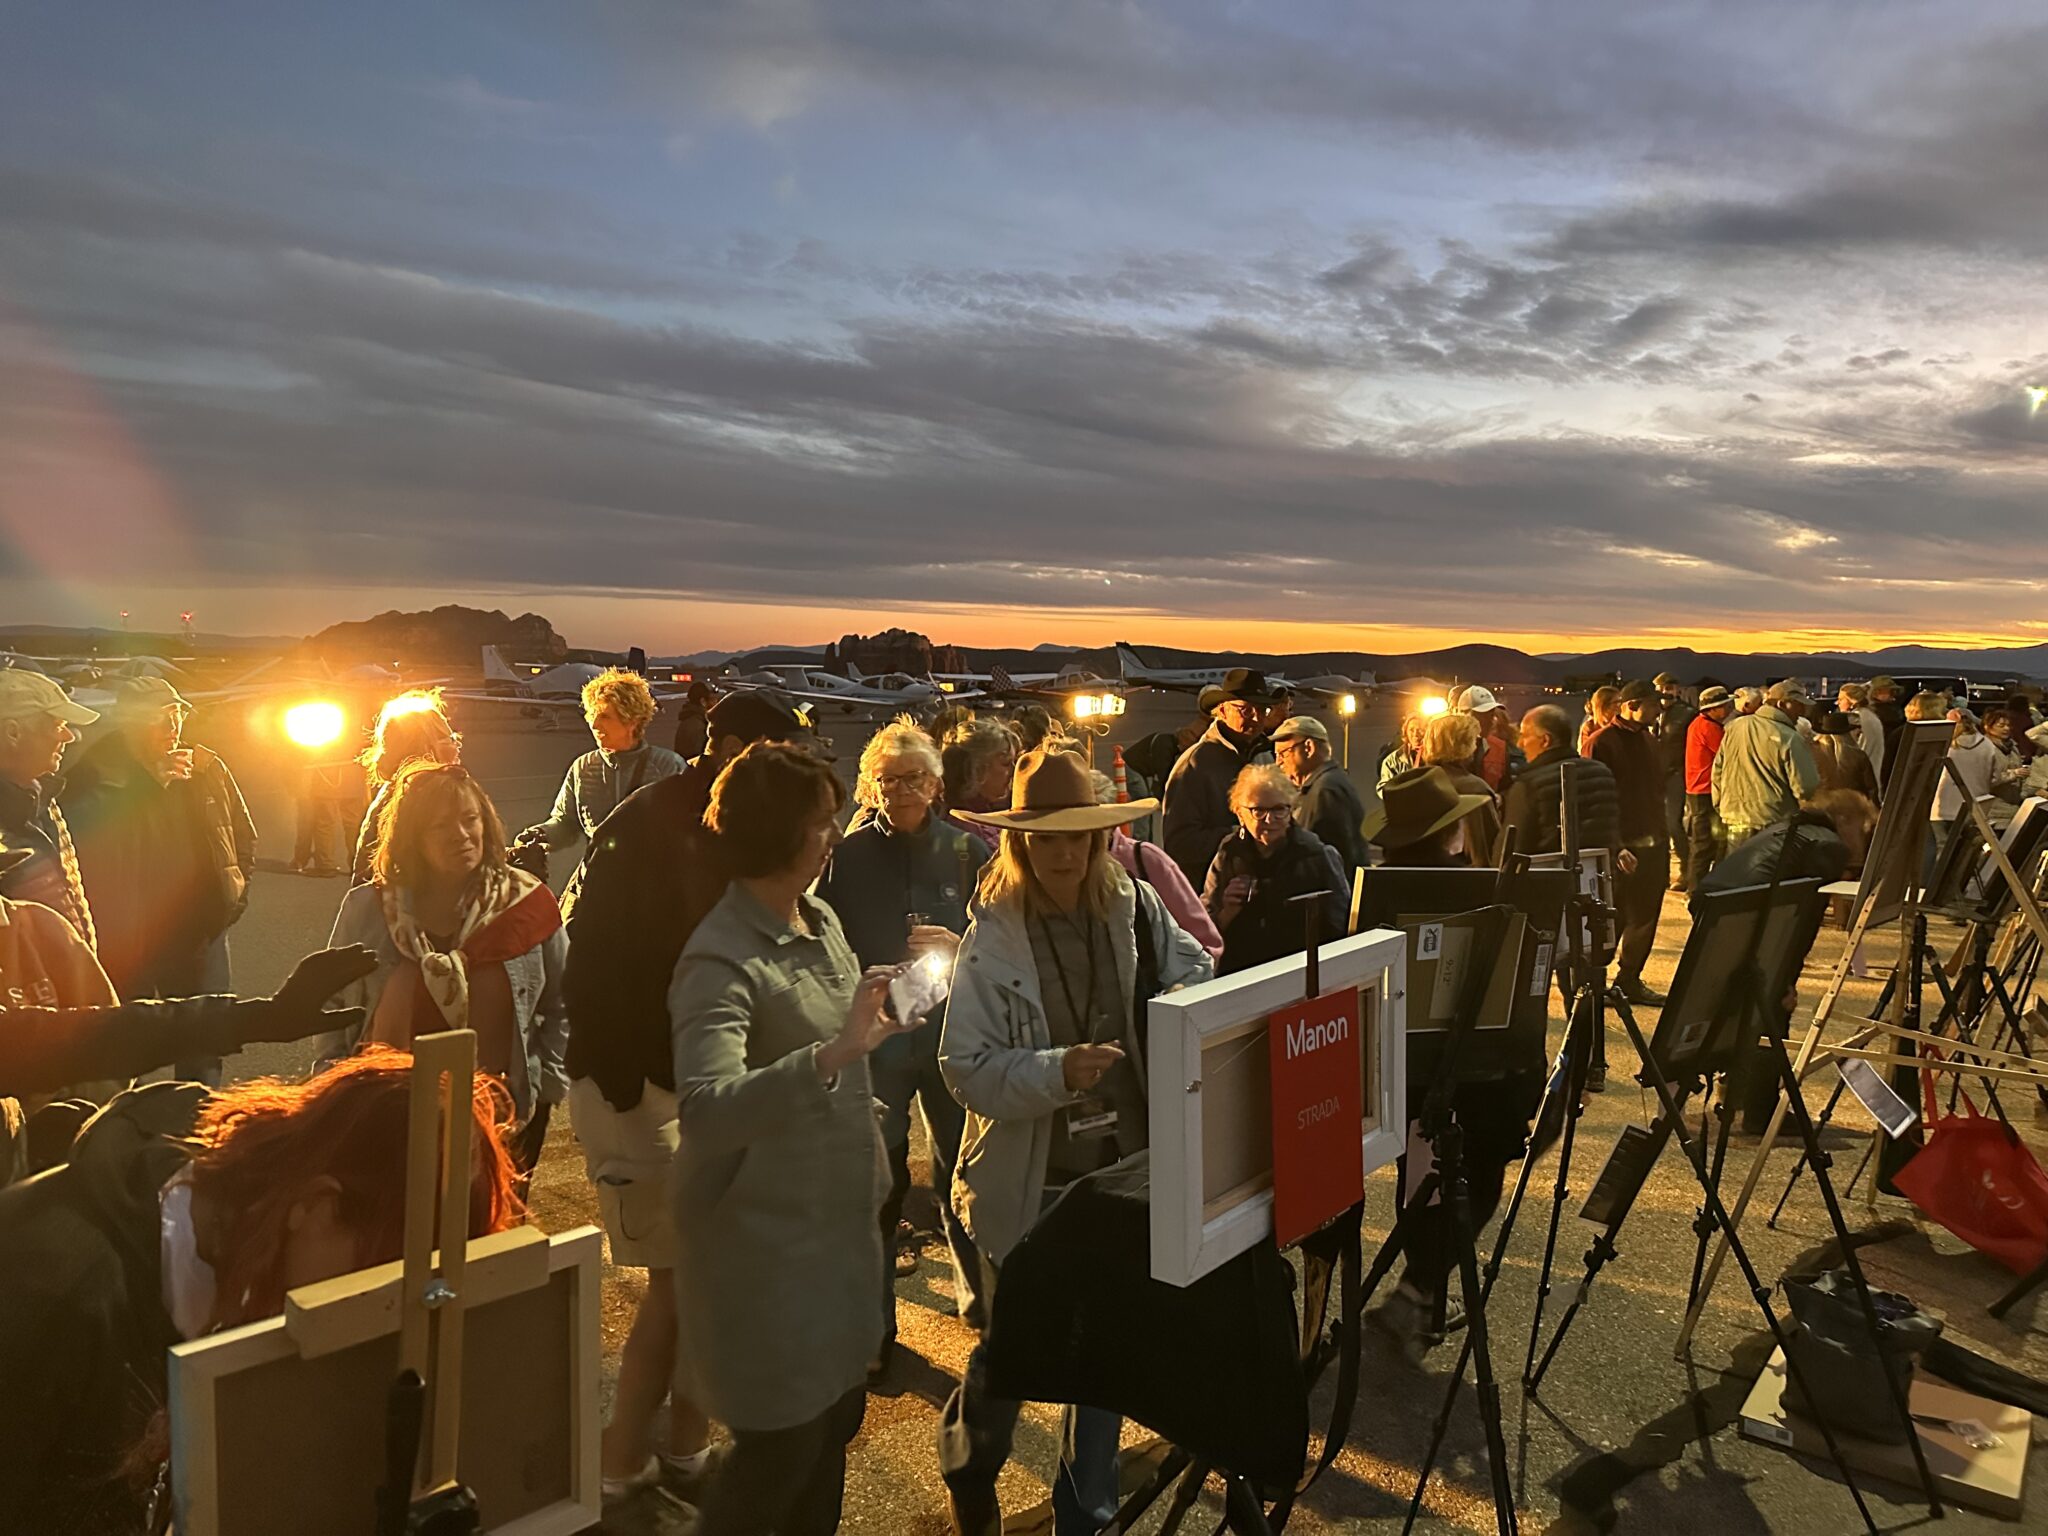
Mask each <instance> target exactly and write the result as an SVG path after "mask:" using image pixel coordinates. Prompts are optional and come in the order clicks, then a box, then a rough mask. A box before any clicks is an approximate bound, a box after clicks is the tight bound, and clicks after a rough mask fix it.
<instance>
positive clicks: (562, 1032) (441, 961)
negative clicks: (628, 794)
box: [332, 761, 569, 1170]
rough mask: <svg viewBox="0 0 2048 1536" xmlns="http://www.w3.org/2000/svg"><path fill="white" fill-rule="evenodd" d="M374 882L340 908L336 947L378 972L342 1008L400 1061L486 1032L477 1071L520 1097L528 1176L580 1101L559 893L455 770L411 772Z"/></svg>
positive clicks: (389, 806) (398, 782)
mask: <svg viewBox="0 0 2048 1536" xmlns="http://www.w3.org/2000/svg"><path fill="white" fill-rule="evenodd" d="M371 869H372V875H373V877H374V883H372V884H370V885H359V886H357V887H356V888H355V889H354V890H352V891H350V892H349V893H348V895H347V896H345V897H344V898H343V899H342V903H341V911H340V912H339V913H337V914H336V916H335V919H334V935H335V936H334V938H333V940H332V942H333V943H334V944H335V945H336V946H340V945H344V944H361V945H364V946H366V947H367V948H368V949H370V950H371V952H372V953H374V954H375V955H376V956H377V961H378V965H377V969H376V970H375V971H374V972H372V973H371V975H370V976H369V977H368V978H367V979H365V980H363V981H360V982H358V983H356V984H355V986H353V987H351V988H350V989H349V990H348V991H347V992H345V993H343V994H342V996H341V998H340V1002H341V1003H342V1005H343V1006H359V1007H362V1008H364V1009H365V1010H367V1012H368V1016H369V1024H368V1026H367V1027H366V1028H365V1030H364V1031H363V1036H362V1038H363V1039H365V1040H371V1041H376V1042H379V1043H381V1044H384V1045H391V1046H397V1047H399V1048H400V1049H405V1048H407V1047H409V1046H411V1044H412V1041H413V1037H414V1036H415V1035H421V1034H432V1033H433V1032H434V1031H436V1030H442V1029H473V1030H475V1031H476V1060H477V1066H478V1067H479V1068H481V1069H482V1070H483V1071H486V1072H489V1073H491V1074H492V1075H493V1076H496V1077H502V1078H503V1079H504V1080H505V1085H506V1086H507V1087H508V1088H509V1089H510V1090H511V1092H512V1104H513V1107H514V1109H515V1110H516V1111H517V1113H518V1119H519V1124H520V1126H521V1128H522V1129H521V1131H520V1133H519V1139H518V1142H517V1144H516V1146H515V1151H514V1156H515V1157H516V1158H517V1160H518V1162H519V1166H520V1167H521V1168H522V1169H528V1170H530V1169H531V1168H532V1167H533V1165H534V1163H535V1162H536V1161H537V1160H538V1158H539V1156H540V1143H541V1140H542V1138H543V1137H544V1136H545V1135H546V1131H547V1111H548V1109H549V1108H550V1107H551V1106H552V1105H554V1104H556V1103H559V1102H560V1101H561V1100H562V1099H563V1098H564V1097H566V1096H567V1094H568V1091H569V1081H568V1077H567V1074H566V1073H565V1072H564V1070H563V1066H562V1053H563V1051H564V1049H565V1048H566V1047H567V1045H568V1039H569V1017H568V1013H567V1011H566V1010H565V1008H564V1007H563V1005H562V968H563V966H564V964H566V962H567V960H568V954H569V939H568V935H567V934H566V933H564V932H563V930H562V913H561V909H560V908H559V907H558V906H556V904H555V897H554V893H553V892H552V891H550V890H549V889H548V888H547V887H546V886H545V885H543V884H542V883H541V882H540V881H538V880H536V879H535V878H534V877H533V876H532V875H529V874H527V873H526V872H525V871H524V870H521V869H516V868H514V867H513V866H512V864H511V863H510V862H509V860H508V859H507V856H506V848H505V825H504V823H503V822H501V821H500V820H499V819H498V812H497V808H496V807H495V806H493V805H492V804H491V797H490V796H489V795H487V794H485V793H484V790H483V786H482V785H481V784H479V783H477V781H476V780H475V779H473V778H471V777H470V775H469V771H468V770H467V769H465V768H463V767H462V766H461V765H459V764H454V763H435V762H425V761H422V762H412V763H408V764H406V765H405V767H403V768H401V769H400V770H399V773H398V777H397V778H396V779H394V780H393V781H392V785H391V795H390V797H389V798H388V799H387V800H386V801H385V802H384V809H383V811H382V812H381V813H380V815H379V818H378V839H377V852H376V856H375V858H374V859H373V861H372V866H371ZM353 1043H354V1042H352V1041H336V1042H333V1046H332V1051H333V1053H335V1054H338V1053H339V1052H340V1051H341V1050H345V1049H346V1048H347V1047H348V1046H349V1045H350V1044H353Z"/></svg>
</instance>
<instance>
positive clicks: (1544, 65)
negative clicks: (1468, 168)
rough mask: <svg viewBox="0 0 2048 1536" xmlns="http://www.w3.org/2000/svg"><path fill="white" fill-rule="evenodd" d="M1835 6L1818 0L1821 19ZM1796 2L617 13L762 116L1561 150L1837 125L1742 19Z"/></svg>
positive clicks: (687, 79) (692, 83)
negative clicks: (1188, 123)
mask: <svg viewBox="0 0 2048 1536" xmlns="http://www.w3.org/2000/svg"><path fill="white" fill-rule="evenodd" d="M1842 9H1843V8H1842V7H1840V6H1838V5H1834V4H1826V5H1823V4H1822V3H1821V0H1814V3H1813V5H1812V12H1813V16H1814V18H1818V16H1819V15H1820V13H1821V12H1823V11H1827V12H1830V13H1833V12H1839V11H1841V10H1842ZM1782 10H1783V8H1782V7H1779V6H1774V5H1765V4H1757V5H1734V4H1731V5H1728V6H1725V7H1722V8H1720V18H1719V19H1720V20H1721V21H1722V23H1723V24H1722V25H1717V26H1715V27H1713V28H1690V29H1670V28H1660V27H1656V26H1643V27H1637V26H1629V25H1617V23H1616V16H1615V13H1614V11H1613V8H1612V7H1611V6H1609V5H1606V4H1603V3H1600V0H1562V3H1556V4H1549V5H1544V6H1541V7H1528V8H1522V7H1506V6H1502V5H1499V4H1496V3H1493V0H1451V3H1447V4H1439V5H1432V6H1428V7H1409V6H1386V7H1376V8H1371V9H1369V10H1360V9H1357V8H1354V7H1349V6H1341V5H1330V6H1323V5H1317V6H1310V7H1303V8H1299V9H1298V11H1297V13H1296V14H1295V15H1294V16H1292V17H1289V18H1281V17H1278V16H1275V15H1271V14H1268V13H1267V12H1265V11H1263V10H1261V9H1260V8H1255V7H1245V6H1241V5H1236V4H1230V3H1226V0H1203V3H1191V4H1185V5H1175V6H1162V5H1139V4H1132V5H1117V6H1106V5H1100V4H1096V3H1094V0H1044V3H1040V4H1034V5H1025V6H1002V5H986V4H982V3H979V0H845V3H835V4H829V5H819V4H812V3H809V0H708V3H698V4H692V5H687V6H676V5H668V4H662V3H659V0H641V3H615V4H612V5H609V6H607V7H605V8H604V16H605V22H606V25H607V26H608V27H609V28H610V29H611V35H612V36H613V37H615V38H617V39H619V40H621V41H622V43H623V44H624V45H625V46H626V48H627V50H628V52H629V56H630V57H631V59H632V60H633V62H634V64H635V66H636V68H637V69H638V70H639V71H640V72H641V74H642V77H643V78H644V79H646V80H647V81H649V82H650V84H651V85H652V86H653V87H654V88H655V89H656V90H657V91H666V92H667V93H668V94H669V95H670V96H671V97H672V98H673V99H687V100H689V101H690V102H692V103H695V102H698V101H700V100H702V99H704V98H705V97H707V96H709V97H711V98H712V99H715V100H719V101H722V102H723V103H724V104H725V105H726V106H727V107H728V109H729V110H730V111H732V112H733V113H735V114H736V115H739V116H742V117H748V118H752V119H754V120H759V121H773V120H776V119H777V118H779V117H781V116H783V115H785V114H789V113H795V112H797V111H800V110H804V109H808V108H810V107H813V106H820V105H824V106H832V105H837V104H840V103H843V102H846V101H849V100H855V101H858V100H872V99H876V98H880V99H885V100H901V99H905V98H909V99H932V98H939V97H946V98H952V99H954V100H957V101H959V102H961V103H962V104H964V105H967V106H969V107H971V108H973V109H975V110H978V111H1003V110H1022V111H1033V112H1038V111H1044V112H1055V113H1068V112H1075V111H1084V112H1111V113H1118V114H1125V113H1147V112H1162V111H1163V112H1176V113H1181V112H1186V113H1198V114H1202V115H1204V116H1223V117H1232V118H1240V119H1252V120H1273V119H1279V120H1289V121H1303V120H1306V121H1309V122H1312V123H1313V122H1326V123H1330V124H1334V125H1343V126H1350V127H1356V126H1371V127H1380V128H1392V129H1395V130H1398V131H1401V132H1404V133H1409V132H1412V133H1422V134H1430V135H1436V136H1451V137H1455V138H1458V139H1471V140H1477V141H1481V142H1500V143H1509V144H1514V145H1518V146H1534V147H1542V148H1558V147H1564V146H1574V145H1583V144H1586V143H1589V142H1598V141H1600V140H1602V139H1603V138H1604V137H1606V136H1608V135H1610V134H1612V133H1614V132H1615V131H1616V130H1618V129H1624V128H1625V129H1626V131H1627V132H1629V133H1631V134H1636V135H1641V134H1644V133H1646V132H1647V133H1648V134H1649V136H1650V138H1651V139H1652V140H1653V141H1654V142H1657V143H1669V144H1672V145H1674V146H1678V145H1684V144H1697V143H1698V142H1699V140H1700V139H1701V137H1702V136H1703V135H1711V136H1712V137H1714V138H1716V139H1718V140H1726V139H1728V138H1730V137H1742V138H1748V137H1750V136H1752V135H1759V134H1765V133H1772V132H1775V133H1779V134H1784V135H1796V134H1818V133H1822V132H1824V131H1826V130H1825V127H1824V125H1823V124H1822V123H1821V122H1820V121H1819V120H1817V119H1815V118H1814V117H1812V116H1811V115H1810V114H1809V113H1808V112H1807V111H1806V110H1805V108H1804V107H1803V106H1802V104H1801V103H1800V100H1799V98H1798V97H1797V95H1796V94H1794V93H1790V92H1784V91H1781V90H1778V89H1776V88H1775V82H1774V81H1773V80H1772V79H1771V78H1770V76H1771V74H1772V73H1773V70H1772V67H1771V59H1770V55H1771V49H1770V47H1769V45H1768V41H1767V40H1766V39H1765V38H1761V37H1758V36H1757V35H1756V33H1755V32H1754V31H1751V30H1748V29H1745V28H1744V27H1743V26H1741V25H1740V24H1739V23H1737V24H1728V23H1730V22H1734V21H1736V18H1738V17H1740V16H1742V15H1744V14H1747V15H1748V16H1750V17H1753V18H1756V19H1757V20H1758V21H1759V22H1760V23H1762V24H1763V25H1764V26H1766V27H1768V26H1770V25H1771V24H1773V23H1774V22H1778V23H1779V24H1781V25H1782V22H1780V20H1779V19H1780V18H1781V17H1782ZM1806 24H1807V23H1805V22H1802V23H1800V24H1799V26H1798V28H1797V30H1801V31H1803V30H1804V27H1805V25H1806ZM1479 37H1484V38H1486V39H1487V41H1488V46H1486V47H1484V48H1481V47H1475V46H1474V41H1475V38H1479ZM1562 80H1570V81H1573V82H1574V83H1575V85H1574V88H1573V89H1569V90H1560V89H1558V88H1557V83H1558V82H1559V81H1562Z"/></svg>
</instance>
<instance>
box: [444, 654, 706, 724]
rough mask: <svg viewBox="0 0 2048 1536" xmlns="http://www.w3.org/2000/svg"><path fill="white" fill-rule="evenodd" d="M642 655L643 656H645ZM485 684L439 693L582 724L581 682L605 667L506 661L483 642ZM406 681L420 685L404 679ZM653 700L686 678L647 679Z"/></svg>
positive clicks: (685, 687) (676, 693)
mask: <svg viewBox="0 0 2048 1536" xmlns="http://www.w3.org/2000/svg"><path fill="white" fill-rule="evenodd" d="M643 659H644V658H643ZM483 664H484V686H483V688H482V689H481V690H478V689H474V688H450V689H443V690H442V693H441V697H442V698H444V699H446V700H448V701H450V702H451V703H456V704H466V705H513V706H516V707H517V708H518V709H519V710H520V712H521V713H522V714H524V715H525V716H526V717H527V718H529V719H534V720H539V721H540V722H541V723H542V725H543V726H545V727H547V728H548V729H553V728H554V727H555V726H556V725H558V724H580V723H581V721H582V719H583V685H584V684H585V683H587V682H589V681H590V680H591V679H592V678H594V677H596V676H597V675H598V674H599V673H600V672H603V671H604V670H605V669H604V668H603V667H600V666H598V665H596V664H595V663H593V662H588V661H565V662H560V663H558V664H557V665H555V666H544V665H542V664H540V663H538V662H510V661H507V660H506V659H505V656H504V653H503V652H501V651H500V650H499V649H498V647H496V646H495V645H487V646H485V647H484V648H483ZM408 686H421V685H419V684H410V683H409V684H408ZM647 686H648V687H649V689H650V690H652V692H653V694H654V700H655V702H656V703H657V704H659V703H661V702H663V701H664V700H667V699H678V698H681V697H682V696H683V695H684V694H685V693H686V692H688V691H689V687H690V685H689V684H688V683H686V682H679V683H657V682H653V681H651V680H650V681H649V683H648V685H647Z"/></svg>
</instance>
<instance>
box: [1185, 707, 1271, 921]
mask: <svg viewBox="0 0 2048 1536" xmlns="http://www.w3.org/2000/svg"><path fill="white" fill-rule="evenodd" d="M1261 740H1263V738H1260V737H1244V736H1239V735H1238V734H1237V733H1236V732H1235V731H1232V730H1230V729H1228V728H1227V727H1226V726H1225V725H1224V724H1223V722H1222V721H1221V720H1215V721H1211V722H1210V725H1209V729H1208V730H1207V731H1205V732H1203V733H1202V737H1201V739H1200V740H1199V741H1197V742H1196V743H1195V744H1194V745H1193V746H1192V747H1189V748H1188V749H1187V751H1185V752H1183V753H1181V755H1180V761H1179V762H1177V763H1175V764H1174V765H1173V772H1171V773H1169V774H1168V775H1167V776H1166V799H1165V803H1164V804H1163V805H1162V806H1161V807H1160V813H1161V816H1162V818H1163V819H1162V822H1161V835H1160V842H1161V843H1162V844H1164V845H1165V848H1166V852H1167V854H1168V856H1169V857H1171V858H1172V860H1173V862H1174V863H1176V864H1178V865H1179V866H1180V867H1181V871H1182V872H1183V873H1184V874H1186V876H1187V877H1188V883H1189V884H1190V885H1196V886H1199V885H1200V884H1201V883H1202V877H1203V876H1204V875H1206V874H1207V873H1208V872H1209V861H1210V860H1211V859H1213V858H1215V857H1216V845H1217V844H1218V843H1220V842H1222V841H1223V839H1224V838H1226V837H1228V836H1229V835H1230V833H1231V831H1232V830H1233V829H1234V828H1235V827H1236V826H1237V819H1236V818H1235V817H1234V816H1232V815H1231V814H1230V786H1231V785H1232V784H1234V783H1236V782H1237V776H1238V775H1239V774H1240V773H1242V772H1243V771H1244V770H1245V768H1246V766H1247V765H1249V764H1250V763H1251V761H1252V754H1253V752H1254V750H1255V749H1256V748H1257V747H1258V745H1259V743H1260V741H1261Z"/></svg>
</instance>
